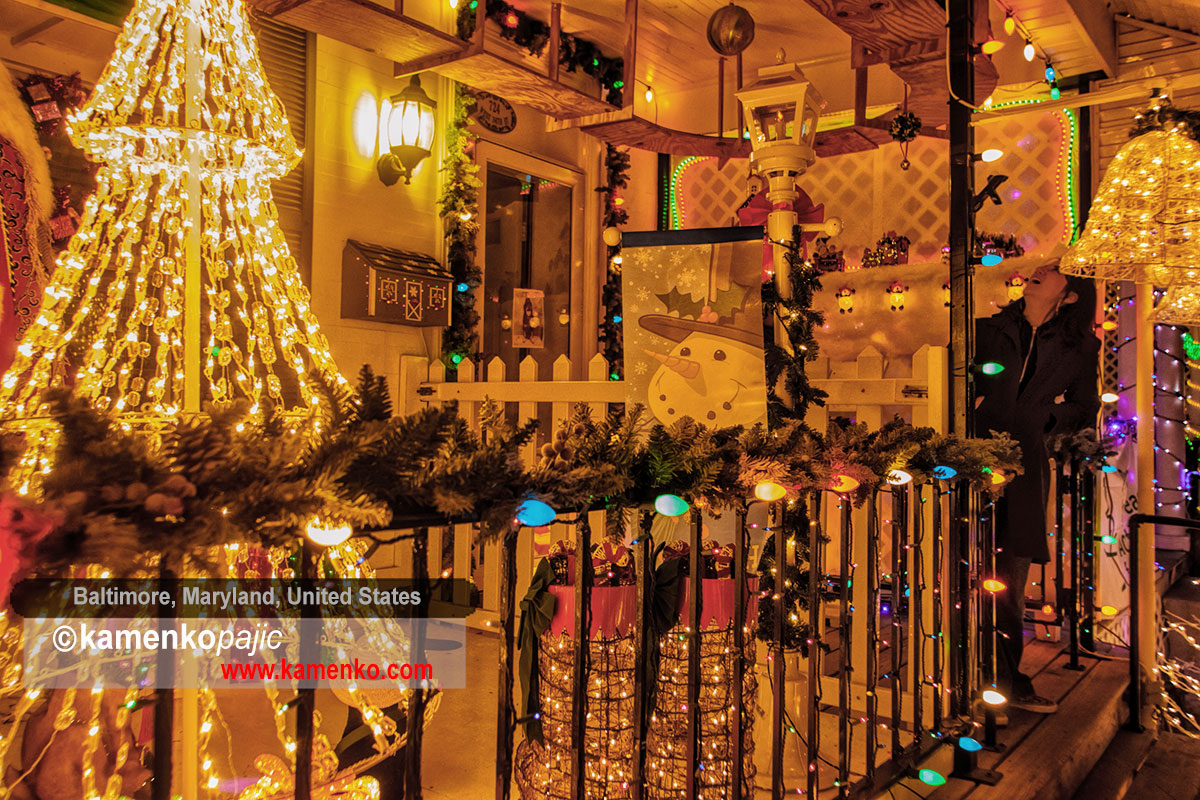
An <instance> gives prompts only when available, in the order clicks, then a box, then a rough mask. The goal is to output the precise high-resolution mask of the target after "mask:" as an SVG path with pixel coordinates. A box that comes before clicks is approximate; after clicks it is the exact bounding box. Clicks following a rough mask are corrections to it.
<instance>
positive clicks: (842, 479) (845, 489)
mask: <svg viewBox="0 0 1200 800" xmlns="http://www.w3.org/2000/svg"><path fill="white" fill-rule="evenodd" d="M857 488H858V480H857V479H856V478H851V477H850V476H849V475H842V474H838V475H834V476H833V478H832V479H831V480H830V481H829V491H831V492H837V493H838V494H847V493H849V492H853V491H854V490H855V489H857Z"/></svg>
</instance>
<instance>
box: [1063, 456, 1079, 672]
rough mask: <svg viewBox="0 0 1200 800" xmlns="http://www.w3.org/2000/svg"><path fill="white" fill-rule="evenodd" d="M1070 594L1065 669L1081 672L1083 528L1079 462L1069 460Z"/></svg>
mask: <svg viewBox="0 0 1200 800" xmlns="http://www.w3.org/2000/svg"><path fill="white" fill-rule="evenodd" d="M1069 485H1070V492H1071V593H1070V606H1069V608H1068V609H1067V626H1068V628H1069V629H1070V630H1069V631H1068V636H1069V637H1070V639H1069V646H1068V653H1069V655H1070V662H1069V663H1068V664H1067V666H1066V668H1067V669H1073V670H1081V669H1083V667H1082V666H1081V665H1080V663H1079V598H1080V591H1079V587H1080V579H1081V578H1082V575H1081V574H1080V573H1082V571H1083V553H1082V549H1083V548H1082V547H1081V544H1082V541H1081V540H1082V538H1083V537H1082V530H1083V526H1082V525H1081V524H1080V519H1079V516H1080V514H1079V505H1080V504H1079V461H1078V459H1075V458H1072V459H1071V478H1070V484H1069Z"/></svg>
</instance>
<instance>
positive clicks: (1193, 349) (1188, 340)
mask: <svg viewBox="0 0 1200 800" xmlns="http://www.w3.org/2000/svg"><path fill="white" fill-rule="evenodd" d="M1183 349H1184V350H1186V351H1187V357H1188V358H1190V359H1191V360H1193V361H1197V360H1200V342H1197V341H1196V340H1195V339H1193V338H1192V334H1190V333H1188V332H1187V331H1184V333H1183Z"/></svg>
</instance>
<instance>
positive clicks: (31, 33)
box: [8, 17, 63, 47]
mask: <svg viewBox="0 0 1200 800" xmlns="http://www.w3.org/2000/svg"><path fill="white" fill-rule="evenodd" d="M62 21H63V19H62V17H49V18H47V19H44V20H42V21H41V22H39V23H38V24H37V25H32V26H30V27H28V28H26V29H25V30H23V31H21V32H20V33H18V34H17V35H16V36H13V37H12V38H11V39H9V40H8V41H9V44H11V45H12V46H13V47H20V46H21V45H23V44H25V43H26V42H28V41H29V40H30V39H32V38H34V37H35V36H37V35H38V34H41V33H45V32H46V31H48V30H50V29H51V28H53V27H54V26H55V25H57V24H58V23H60V22H62Z"/></svg>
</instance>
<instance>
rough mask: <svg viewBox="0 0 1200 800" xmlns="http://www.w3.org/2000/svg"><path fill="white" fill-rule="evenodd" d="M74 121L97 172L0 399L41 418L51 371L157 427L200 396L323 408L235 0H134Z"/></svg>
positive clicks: (260, 405) (275, 163)
mask: <svg viewBox="0 0 1200 800" xmlns="http://www.w3.org/2000/svg"><path fill="white" fill-rule="evenodd" d="M69 123H70V132H71V136H72V138H73V140H74V141H75V143H76V144H77V145H78V146H79V147H81V148H83V150H84V151H85V152H87V153H88V154H89V155H90V156H91V157H92V158H94V159H95V160H97V161H99V162H102V166H101V168H100V171H99V174H98V175H97V178H96V183H97V189H96V192H95V194H94V195H93V196H92V197H91V198H90V199H89V200H88V201H87V205H86V207H85V209H84V214H83V218H82V220H81V224H80V227H79V231H78V232H77V233H76V234H75V236H74V237H73V238H72V239H71V242H70V245H69V247H68V248H67V250H66V251H65V252H64V253H63V255H62V256H61V258H60V259H59V262H58V267H57V269H56V271H55V272H54V275H53V278H52V281H51V284H50V285H49V287H48V288H47V290H46V295H45V300H44V303H43V308H42V311H41V313H40V315H39V316H38V318H37V320H36V322H35V324H34V325H32V326H31V328H30V330H29V332H28V333H27V334H26V336H25V338H24V340H23V341H22V342H21V344H20V346H19V347H18V348H17V356H16V359H15V361H14V364H13V366H12V368H11V369H10V370H9V371H8V373H7V374H6V375H5V377H4V383H3V394H2V395H0V399H2V401H3V403H4V414H5V416H6V417H8V418H10V419H11V418H16V419H17V420H18V421H23V422H21V424H23V425H24V426H25V427H26V428H27V429H29V428H32V429H33V430H35V431H39V430H44V429H45V427H46V426H45V423H44V422H41V421H40V420H39V414H40V407H41V404H42V397H43V394H44V392H45V390H46V389H47V388H49V387H53V386H59V385H68V386H73V387H74V389H75V391H76V392H78V393H80V394H81V395H82V396H84V397H86V398H88V399H89V400H90V401H92V402H93V403H95V404H96V405H97V406H98V407H99V408H102V409H111V410H113V411H115V412H117V413H118V414H119V415H120V418H121V420H122V421H123V422H128V423H132V424H139V423H140V424H149V425H150V426H151V427H153V425H154V423H156V422H157V421H160V420H163V419H165V418H169V417H172V416H174V415H177V414H179V413H188V412H197V411H200V410H201V408H202V407H203V406H204V405H205V404H207V403H210V402H224V401H232V400H239V399H244V400H247V401H249V402H250V403H251V411H252V413H261V412H265V411H267V410H268V409H270V408H273V409H276V410H279V411H283V412H285V413H288V414H289V415H291V416H293V417H301V416H303V415H305V414H307V413H308V412H309V411H311V410H312V409H314V408H316V407H318V406H319V405H320V404H321V395H320V393H319V390H318V389H317V387H315V386H314V385H312V383H311V381H310V380H309V379H308V376H309V373H310V371H314V370H315V371H316V372H318V373H320V374H322V375H323V376H324V377H325V378H326V379H327V380H331V381H336V382H342V378H341V377H340V376H339V375H338V373H337V369H336V367H335V365H334V363H333V359H332V358H331V357H330V355H329V350H328V344H327V342H326V340H325V337H324V336H323V335H322V334H321V332H320V330H319V328H318V325H317V320H316V317H315V316H314V314H313V312H312V310H311V309H310V307H309V294H308V291H307V289H306V288H305V287H304V286H303V285H302V283H301V281H300V277H299V273H298V271H297V268H296V263H295V260H294V259H293V258H292V256H291V255H290V253H289V252H288V246H287V242H286V241H285V240H284V236H283V232H282V231H281V230H280V227H279V224H278V214H277V211H276V208H275V202H274V200H273V199H272V196H271V190H270V185H269V181H270V180H271V179H273V178H277V177H280V176H282V175H284V174H286V173H287V172H288V171H289V170H290V169H291V168H292V167H293V166H294V165H295V164H296V163H297V162H298V160H299V159H300V156H301V153H300V151H299V149H298V148H297V146H296V142H295V140H294V139H293V138H292V135H291V131H290V129H289V127H288V122H287V117H286V115H285V114H284V110H283V106H282V104H281V103H280V101H279V98H278V97H276V95H275V94H274V93H273V92H272V91H271V89H270V87H269V86H268V84H267V81H266V76H265V74H264V72H263V67H262V63H261V62H260V61H259V57H258V51H257V46H256V43H255V39H254V36H253V34H252V33H251V31H250V28H249V23H248V20H247V17H246V13H245V9H244V7H243V4H242V2H241V0H186V1H185V2H168V1H167V0H140V2H138V3H137V4H136V5H135V7H134V8H133V10H132V11H131V12H130V14H129V17H128V18H127V20H126V23H125V27H124V29H123V30H122V32H121V34H120V36H119V37H118V39H117V44H116V51H115V54H114V56H113V58H112V60H111V61H110V62H109V64H108V66H107V67H106V68H105V70H104V73H103V75H102V76H101V78H100V81H99V82H98V83H97V85H96V88H95V90H94V91H93V92H92V95H91V97H90V98H89V99H88V100H87V102H86V103H85V104H84V106H83V107H82V108H81V109H80V110H79V111H78V112H76V113H74V114H72V115H71V116H70V119H69ZM40 438H41V439H42V443H41V445H40V446H34V447H31V448H29V451H28V452H27V453H26V461H27V465H26V466H27V469H29V470H32V469H34V468H37V467H38V464H37V463H36V459H38V458H40V456H41V455H42V454H44V453H45V452H47V448H48V447H49V443H48V442H47V441H46V439H47V437H45V436H41V437H40ZM43 466H44V465H43ZM25 488H28V487H27V486H26V487H25Z"/></svg>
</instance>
